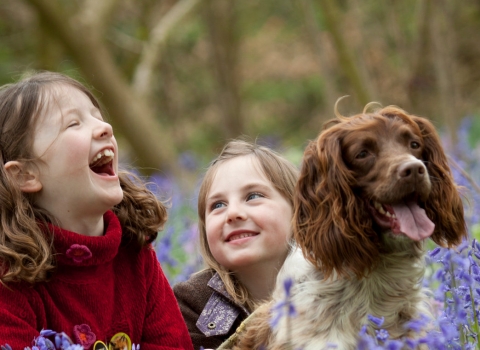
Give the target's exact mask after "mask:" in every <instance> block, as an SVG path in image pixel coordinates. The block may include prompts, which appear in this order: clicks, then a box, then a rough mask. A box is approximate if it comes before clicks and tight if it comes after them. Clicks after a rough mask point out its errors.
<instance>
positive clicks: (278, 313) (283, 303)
mask: <svg viewBox="0 0 480 350" xmlns="http://www.w3.org/2000/svg"><path fill="white" fill-rule="evenodd" d="M292 286H293V280H292V279H291V278H287V279H285V281H283V287H284V292H285V297H284V298H283V300H280V301H279V302H277V303H276V304H275V305H274V306H273V307H272V310H271V314H272V317H271V319H270V327H272V328H275V327H277V326H278V323H279V322H280V320H281V319H282V318H284V317H286V318H287V319H288V318H292V317H295V316H296V315H297V311H296V310H295V306H294V305H293V303H292V302H291V300H290V293H291V288H292Z"/></svg>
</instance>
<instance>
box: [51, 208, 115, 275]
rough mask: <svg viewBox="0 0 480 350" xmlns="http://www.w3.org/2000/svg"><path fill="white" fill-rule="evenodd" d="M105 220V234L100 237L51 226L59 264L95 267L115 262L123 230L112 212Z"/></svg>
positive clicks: (106, 214)
mask: <svg viewBox="0 0 480 350" xmlns="http://www.w3.org/2000/svg"><path fill="white" fill-rule="evenodd" d="M103 220H104V224H105V234H104V235H103V236H99V237H92V236H85V235H81V234H78V233H75V232H72V231H68V230H64V229H62V228H60V227H57V226H54V225H49V226H50V227H49V228H50V230H51V232H53V245H54V251H55V259H56V261H57V263H58V264H59V265H69V266H94V265H100V264H104V263H107V262H109V261H111V260H113V258H114V257H115V256H116V255H117V253H118V248H119V247H120V243H121V240H122V228H121V226H120V221H119V220H118V218H117V216H116V215H115V214H114V213H113V212H112V211H108V212H106V213H105V215H104V216H103Z"/></svg>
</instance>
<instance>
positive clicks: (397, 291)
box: [271, 249, 432, 350]
mask: <svg viewBox="0 0 480 350" xmlns="http://www.w3.org/2000/svg"><path fill="white" fill-rule="evenodd" d="M423 272H424V264H423V254H422V253H421V251H420V250H418V249H417V251H415V250H412V251H407V252H406V251H403V252H398V253H392V254H388V255H385V256H383V257H382V260H381V263H380V265H379V266H378V267H377V268H376V269H375V270H374V271H372V272H371V273H370V274H369V275H368V277H366V278H362V279H357V278H355V277H352V278H351V279H346V278H339V277H337V276H336V275H334V276H332V277H331V278H329V279H328V280H324V279H323V275H322V273H321V272H320V271H319V270H317V269H316V268H315V267H314V266H313V265H312V264H311V263H310V262H308V261H307V260H305V258H304V257H303V254H302V252H301V251H300V249H295V251H294V252H292V253H291V254H290V255H289V257H288V258H287V260H286V261H285V264H284V266H283V268H282V270H281V271H280V273H279V275H278V279H277V285H276V288H275V291H274V295H273V297H274V300H275V301H279V300H282V299H284V298H285V291H284V285H283V281H284V280H285V279H286V278H288V277H290V278H292V279H293V280H294V285H293V287H292V290H291V302H292V303H293V305H294V307H295V309H296V312H297V316H296V317H294V318H291V319H290V321H287V320H286V318H283V319H282V321H281V322H280V323H279V325H278V326H277V327H276V328H275V329H274V330H273V335H274V341H273V344H271V345H272V346H271V348H276V347H280V348H281V347H282V345H284V344H285V343H286V342H288V341H290V342H291V344H292V345H293V348H302V349H304V350H320V349H327V348H329V346H330V345H334V344H335V345H336V349H338V350H342V349H355V347H356V344H357V336H358V333H359V331H360V329H361V326H362V325H364V324H367V322H368V320H367V316H368V315H373V316H376V317H384V318H385V321H384V324H383V326H382V328H384V329H386V330H388V332H389V334H390V336H391V337H392V338H401V337H403V336H411V335H409V334H408V331H405V329H404V323H405V322H406V321H408V320H410V319H412V318H415V317H418V316H419V315H420V314H425V315H427V316H430V317H431V316H432V311H431V307H430V304H429V302H428V300H429V297H428V295H427V293H428V291H427V290H424V289H422V288H421V286H420V281H421V278H422V276H423ZM369 328H370V329H369V330H370V332H372V331H373V328H372V327H369ZM288 338H290V339H288ZM331 348H333V347H331Z"/></svg>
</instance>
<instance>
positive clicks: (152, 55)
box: [92, 0, 200, 100]
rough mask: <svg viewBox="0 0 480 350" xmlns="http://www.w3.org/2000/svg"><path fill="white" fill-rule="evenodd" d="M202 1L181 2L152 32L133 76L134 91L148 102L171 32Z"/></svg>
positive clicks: (187, 0)
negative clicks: (155, 72)
mask: <svg viewBox="0 0 480 350" xmlns="http://www.w3.org/2000/svg"><path fill="white" fill-rule="evenodd" d="M92 1H96V0H92ZM199 2H200V0H180V1H178V2H177V3H176V4H175V5H174V6H173V7H172V8H171V9H170V11H168V13H167V14H166V15H165V16H164V17H163V18H162V20H161V21H160V22H158V24H157V25H156V26H155V27H154V28H153V29H152V31H151V32H150V38H149V41H148V43H147V44H146V45H145V46H144V49H143V52H142V55H141V57H140V62H139V64H138V66H137V69H136V70H135V74H134V76H133V89H134V90H135V91H136V92H137V94H138V95H139V96H145V97H146V99H147V100H148V97H149V96H148V94H149V93H150V91H151V90H152V89H151V85H152V76H153V74H152V71H153V70H154V69H155V67H156V66H157V65H158V63H159V62H160V60H161V58H162V55H161V49H162V46H163V44H164V43H165V41H166V39H167V37H168V35H169V34H170V32H171V30H172V29H173V28H174V27H175V26H176V25H177V24H178V23H179V22H180V21H181V20H182V19H183V18H184V17H185V16H187V15H188V14H189V13H190V12H192V11H193V9H194V8H195V6H196V5H197V4H198V3H199Z"/></svg>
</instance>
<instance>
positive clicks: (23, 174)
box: [5, 160, 42, 193]
mask: <svg viewBox="0 0 480 350" xmlns="http://www.w3.org/2000/svg"><path fill="white" fill-rule="evenodd" d="M5 170H6V172H7V174H9V175H10V176H11V178H12V179H14V180H15V181H16V182H17V184H18V186H19V188H20V190H21V191H22V192H25V193H34V192H38V191H40V190H41V189H42V183H41V182H40V179H39V176H38V171H37V170H36V168H35V167H34V166H32V165H29V164H26V163H23V162H19V161H16V160H11V161H9V162H7V163H5Z"/></svg>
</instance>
